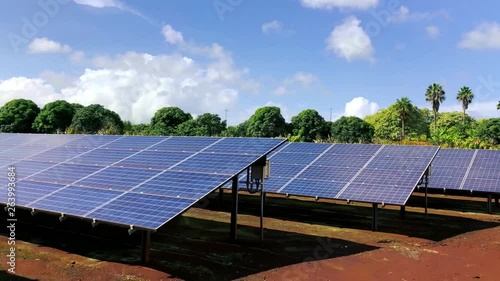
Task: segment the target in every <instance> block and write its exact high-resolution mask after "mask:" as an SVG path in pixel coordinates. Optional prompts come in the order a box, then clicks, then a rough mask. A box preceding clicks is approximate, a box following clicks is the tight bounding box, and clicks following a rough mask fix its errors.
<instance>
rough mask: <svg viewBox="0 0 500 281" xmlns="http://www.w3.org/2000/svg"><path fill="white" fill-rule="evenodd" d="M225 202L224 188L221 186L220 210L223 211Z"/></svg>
mask: <svg viewBox="0 0 500 281" xmlns="http://www.w3.org/2000/svg"><path fill="white" fill-rule="evenodd" d="M223 203H224V189H222V187H221V188H219V211H222V208H223Z"/></svg>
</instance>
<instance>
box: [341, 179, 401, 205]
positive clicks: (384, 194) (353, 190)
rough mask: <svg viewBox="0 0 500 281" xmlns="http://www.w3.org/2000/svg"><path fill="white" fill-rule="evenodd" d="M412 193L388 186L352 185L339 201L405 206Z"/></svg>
mask: <svg viewBox="0 0 500 281" xmlns="http://www.w3.org/2000/svg"><path fill="white" fill-rule="evenodd" d="M410 195H411V192H408V189H407V188H398V187H389V186H387V185H375V184H371V183H370V184H361V183H352V184H351V185H349V188H347V189H346V190H345V191H344V192H342V193H341V194H340V195H339V196H338V199H342V200H350V201H358V202H367V203H385V204H391V205H404V204H406V201H407V200H408V198H409V197H410Z"/></svg>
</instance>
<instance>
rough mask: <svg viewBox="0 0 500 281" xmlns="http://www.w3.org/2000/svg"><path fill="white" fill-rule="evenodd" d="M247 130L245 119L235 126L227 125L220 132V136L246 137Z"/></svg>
mask: <svg viewBox="0 0 500 281" xmlns="http://www.w3.org/2000/svg"><path fill="white" fill-rule="evenodd" d="M247 131H248V122H247V121H245V122H243V123H241V124H239V125H236V126H229V127H227V129H226V130H225V131H224V132H222V136H224V137H246V136H247Z"/></svg>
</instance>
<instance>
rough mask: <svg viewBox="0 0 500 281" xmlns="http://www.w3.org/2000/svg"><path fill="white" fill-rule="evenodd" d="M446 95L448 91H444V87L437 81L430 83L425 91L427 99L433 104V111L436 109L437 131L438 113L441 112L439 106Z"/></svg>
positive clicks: (435, 121)
mask: <svg viewBox="0 0 500 281" xmlns="http://www.w3.org/2000/svg"><path fill="white" fill-rule="evenodd" d="M445 95H446V93H445V92H444V90H443V87H442V86H441V85H439V84H436V83H433V84H432V85H430V86H429V87H428V88H427V91H426V92H425V101H427V102H429V103H430V104H431V106H432V111H434V131H436V125H437V124H436V123H437V113H438V112H439V106H440V105H441V103H443V102H444V101H445V99H446V97H445Z"/></svg>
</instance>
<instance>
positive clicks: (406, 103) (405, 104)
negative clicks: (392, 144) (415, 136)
mask: <svg viewBox="0 0 500 281" xmlns="http://www.w3.org/2000/svg"><path fill="white" fill-rule="evenodd" d="M395 105H396V110H397V111H398V113H399V116H400V117H401V139H402V140H404V139H405V119H406V116H407V115H408V114H409V112H410V111H411V110H412V109H413V104H412V103H411V100H410V99H409V98H407V97H403V98H401V99H398V100H396V103H395Z"/></svg>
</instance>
